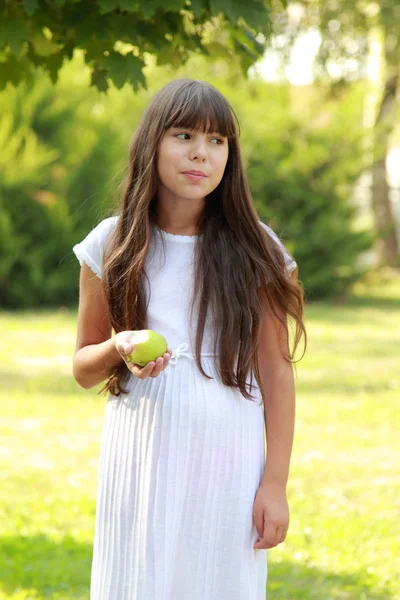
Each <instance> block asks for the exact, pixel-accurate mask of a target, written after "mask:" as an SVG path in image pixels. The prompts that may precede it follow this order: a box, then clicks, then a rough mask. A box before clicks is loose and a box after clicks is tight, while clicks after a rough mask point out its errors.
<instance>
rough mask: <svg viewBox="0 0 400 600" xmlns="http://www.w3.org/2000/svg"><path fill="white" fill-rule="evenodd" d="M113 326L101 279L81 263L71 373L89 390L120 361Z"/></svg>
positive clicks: (103, 378)
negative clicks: (113, 336)
mask: <svg viewBox="0 0 400 600" xmlns="http://www.w3.org/2000/svg"><path fill="white" fill-rule="evenodd" d="M111 333H112V327H111V324H110V320H109V317H108V310H107V303H106V299H105V297H104V295H103V291H102V284H101V280H100V279H99V278H98V277H97V276H96V275H94V273H93V272H92V271H91V269H90V268H89V267H88V266H87V265H86V263H83V264H82V268H81V274H80V282H79V312H78V331H77V340H76V348H75V354H74V359H73V374H74V378H75V380H76V381H77V382H78V383H79V385H80V386H81V387H83V388H85V389H89V388H92V387H94V386H95V385H97V384H98V383H101V382H102V381H104V380H105V379H107V378H108V377H109V376H110V375H111V374H112V372H113V370H114V368H115V367H116V366H117V365H119V364H121V363H122V362H123V358H122V357H121V355H120V354H119V352H118V351H117V349H116V347H115V341H114V339H113V338H112V337H111Z"/></svg>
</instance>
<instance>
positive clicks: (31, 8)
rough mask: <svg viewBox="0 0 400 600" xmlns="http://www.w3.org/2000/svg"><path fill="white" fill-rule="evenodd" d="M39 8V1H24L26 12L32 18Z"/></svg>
mask: <svg viewBox="0 0 400 600" xmlns="http://www.w3.org/2000/svg"><path fill="white" fill-rule="evenodd" d="M37 8H38V0H24V10H25V12H26V14H27V15H29V16H30V17H31V16H32V15H34V14H35V12H36V11H37Z"/></svg>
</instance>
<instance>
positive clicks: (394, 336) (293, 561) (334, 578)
mask: <svg viewBox="0 0 400 600" xmlns="http://www.w3.org/2000/svg"><path fill="white" fill-rule="evenodd" d="M386 277H387V279H385V280H383V279H379V278H371V280H370V281H369V282H368V283H367V284H366V285H365V286H361V285H359V286H357V287H356V288H355V290H354V295H353V296H352V297H351V298H350V299H349V300H348V301H346V303H344V304H340V305H338V304H327V303H318V304H313V305H309V306H307V308H306V326H307V330H308V336H309V342H308V350H307V353H306V356H305V357H304V358H303V359H302V360H301V361H300V362H299V363H298V364H297V367H296V386H297V418H296V435H295V443H294V449H293V457H292V467H291V476H290V481H289V486H288V495H289V505H290V510H291V521H290V528H289V532H288V536H287V538H286V541H285V542H284V543H283V544H281V545H279V546H278V547H277V548H274V549H272V550H270V551H269V559H268V563H269V576H268V600H297V599H300V598H301V599H307V600H308V599H316V600H330V599H337V600H348V599H354V600H378V599H379V600H394V599H395V598H400V592H399V590H400V576H399V574H400V558H399V557H400V428H399V425H400V419H399V416H398V415H399V412H398V405H399V399H400V278H395V276H394V275H393V274H392V273H391V272H390V271H389V272H388V274H387V275H386ZM75 326H76V312H75V311H71V312H68V311H67V310H60V311H53V312H48V311H43V312H32V313H31V312H25V313H4V312H3V313H0V330H1V332H2V335H1V339H0V354H1V370H0V376H1V390H2V391H1V394H2V400H3V402H2V412H1V439H2V443H1V446H0V476H1V479H2V481H1V482H0V496H1V500H0V527H1V547H0V599H1V600H5V599H7V600H11V599H12V600H17V599H18V600H28V599H29V600H31V599H32V600H33V599H44V598H52V599H56V598H57V599H62V600H66V599H68V600H70V599H71V600H72V599H74V600H87V599H88V598H89V577H90V564H91V556H92V543H93V528H94V515H95V495H96V486H97V464H98V455H99V444H100V435H101V427H102V420H103V412H104V406H105V402H106V397H105V396H98V395H96V390H89V391H85V390H82V389H80V388H79V387H78V385H77V384H76V383H75V381H74V379H73V377H72V375H71V357H72V354H73V349H74V345H75ZM300 355H301V352H300V354H298V356H300ZM115 600H118V599H115ZM204 600H208V599H206V598H205V599H204ZM249 600H251V599H249Z"/></svg>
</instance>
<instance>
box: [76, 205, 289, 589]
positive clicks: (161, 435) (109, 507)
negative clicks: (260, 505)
mask: <svg viewBox="0 0 400 600" xmlns="http://www.w3.org/2000/svg"><path fill="white" fill-rule="evenodd" d="M117 218H118V217H110V218H108V219H104V220H103V221H102V222H101V223H100V224H99V225H97V227H95V228H94V229H93V230H92V231H91V232H90V233H89V235H88V236H87V237H86V238H85V239H84V240H83V241H82V242H81V243H79V244H77V245H76V246H74V248H73V251H74V253H75V255H76V256H77V258H78V260H79V262H80V264H81V265H82V262H83V261H84V262H85V263H86V264H87V265H88V266H89V267H90V268H91V269H92V271H93V272H94V273H95V274H96V275H97V276H98V277H99V278H101V273H102V260H103V248H104V244H105V242H106V239H107V235H108V233H109V232H110V231H111V229H112V228H113V227H114V226H115V224H116V220H117ZM260 223H261V222H260ZM261 224H262V225H263V227H264V228H266V229H267V230H268V231H269V233H270V234H271V235H272V236H273V237H274V239H275V240H276V241H277V242H278V243H279V244H280V246H281V248H282V251H283V254H284V256H285V261H286V266H287V269H288V271H289V272H290V271H291V270H292V269H293V268H294V267H295V266H296V263H295V261H294V260H293V259H291V258H290V257H289V255H288V254H287V252H286V249H285V248H284V246H283V244H282V242H281V241H280V240H279V239H278V238H277V236H276V234H275V233H274V232H273V231H272V230H271V229H270V228H269V227H268V226H267V225H265V224H263V223H261ZM196 239H197V236H179V235H173V234H171V233H167V232H165V231H163V230H161V229H159V228H153V229H152V236H151V244H150V248H149V252H148V256H147V258H146V263H145V271H146V273H147V275H148V278H149V281H150V283H151V290H150V289H149V288H147V293H148V294H149V296H150V301H149V305H148V327H149V329H153V330H155V331H157V332H159V333H161V334H162V335H164V336H165V338H166V340H167V342H168V346H169V347H170V348H171V349H172V350H173V355H172V357H171V359H170V364H169V365H168V367H167V368H166V369H165V370H164V371H162V372H161V374H160V375H159V376H158V377H156V378H147V379H144V380H141V379H138V378H136V377H134V376H133V375H131V377H130V379H129V382H128V385H127V389H128V393H127V394H123V395H121V396H119V397H115V396H112V395H111V394H110V395H109V397H108V400H107V402H106V406H105V414H104V424H103V430H102V437H101V445H100V457H99V467H98V489H97V501H96V517H95V531H94V546H93V557H92V570H91V584H90V598H91V600H265V598H266V582H267V550H265V549H262V550H258V549H254V548H253V545H254V543H255V541H256V539H257V537H258V534H257V530H256V527H255V525H254V522H253V518H252V511H253V504H254V498H255V495H256V493H257V490H258V487H259V484H260V481H261V478H262V475H263V472H264V463H265V438H264V428H265V425H264V410H263V404H262V398H261V394H260V392H259V390H258V388H257V389H256V391H254V389H253V392H252V394H253V395H254V396H255V401H253V402H251V401H249V400H247V399H246V398H245V397H244V396H242V394H241V393H240V392H239V391H238V390H234V389H232V388H229V387H228V386H225V385H223V384H222V382H221V381H220V380H219V379H218V373H217V371H216V368H215V361H216V360H218V357H215V356H213V352H212V336H211V331H209V330H208V329H206V331H205V337H204V340H203V348H202V364H203V367H204V369H205V371H206V373H207V374H208V375H211V376H212V377H214V379H207V378H206V377H204V376H203V375H202V374H201V373H200V371H199V370H198V368H197V366H196V364H195V361H194V358H193V357H194V354H193V349H194V340H195V323H191V322H190V321H189V303H190V300H191V293H192V280H193V258H194V249H195V244H196ZM254 383H256V381H255V380H254Z"/></svg>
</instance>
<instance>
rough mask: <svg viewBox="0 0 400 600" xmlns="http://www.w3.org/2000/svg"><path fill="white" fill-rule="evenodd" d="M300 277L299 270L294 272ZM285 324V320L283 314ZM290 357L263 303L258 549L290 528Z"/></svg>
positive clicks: (279, 326) (274, 541) (283, 333)
mask: <svg viewBox="0 0 400 600" xmlns="http://www.w3.org/2000/svg"><path fill="white" fill-rule="evenodd" d="M292 277H293V278H294V279H295V278H297V269H295V270H294V271H293V273H292ZM282 318H283V321H284V323H286V322H287V321H286V318H285V317H284V316H283V315H282ZM285 357H286V358H287V359H288V358H289V343H288V330H287V326H285V327H284V326H283V325H282V323H281V322H280V321H279V320H278V319H277V317H275V315H274V314H273V312H272V310H271V308H270V307H269V305H268V303H267V302H266V301H265V300H264V308H263V316H262V323H261V330H260V338H259V349H258V364H259V369H260V377H261V385H262V390H261V391H262V395H263V401H264V419H265V431H266V438H267V458H266V461H265V468H264V474H263V477H262V480H261V483H260V488H259V491H258V493H257V496H256V499H255V503H254V509H253V518H254V522H255V524H256V527H257V531H258V533H259V540H258V541H257V542H256V544H255V548H259V549H261V548H272V547H274V546H276V545H278V544H279V543H281V542H282V541H283V540H284V539H285V537H286V533H287V529H288V526H289V508H288V504H287V498H286V485H287V481H288V477H289V467H290V457H291V453H292V447H293V437H294V422H295V384H294V375H293V367H292V364H291V362H288V361H287V360H285Z"/></svg>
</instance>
